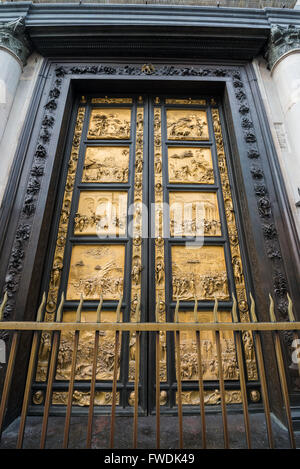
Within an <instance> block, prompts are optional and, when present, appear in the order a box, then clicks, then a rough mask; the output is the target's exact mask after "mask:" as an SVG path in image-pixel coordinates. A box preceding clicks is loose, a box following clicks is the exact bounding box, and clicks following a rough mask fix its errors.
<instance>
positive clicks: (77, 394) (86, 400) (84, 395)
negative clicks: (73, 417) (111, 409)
mask: <svg viewBox="0 0 300 469" xmlns="http://www.w3.org/2000/svg"><path fill="white" fill-rule="evenodd" d="M116 398H117V399H116V404H117V405H118V404H119V401H120V394H119V393H118V392H117V394H116ZM67 403H68V393H67V392H54V393H53V394H52V404H55V405H67ZM111 404H112V393H111V392H105V391H96V392H95V399H94V405H101V406H103V405H111ZM72 405H78V406H80V407H86V406H89V405H90V393H89V392H82V391H74V392H73V399H72Z"/></svg>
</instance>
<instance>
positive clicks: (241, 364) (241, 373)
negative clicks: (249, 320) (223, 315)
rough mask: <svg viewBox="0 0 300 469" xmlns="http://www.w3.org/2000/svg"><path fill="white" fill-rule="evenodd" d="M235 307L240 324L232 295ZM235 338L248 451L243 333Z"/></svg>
mask: <svg viewBox="0 0 300 469" xmlns="http://www.w3.org/2000/svg"><path fill="white" fill-rule="evenodd" d="M232 298H233V306H232V318H233V322H235V323H238V322H239V320H238V316H237V303H236V299H235V296H234V294H232ZM234 338H235V343H236V351H237V357H238V366H239V376H240V385H241V392H242V402H243V413H244V422H245V431H246V441H247V446H248V449H250V448H251V433H250V422H249V412H248V400H247V388H246V375H245V367H244V361H243V353H242V340H241V333H240V332H239V331H234Z"/></svg>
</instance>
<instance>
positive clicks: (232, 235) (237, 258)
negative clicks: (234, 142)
mask: <svg viewBox="0 0 300 469" xmlns="http://www.w3.org/2000/svg"><path fill="white" fill-rule="evenodd" d="M211 112H212V117H213V128H214V134H215V139H216V146H217V157H218V166H219V171H220V178H221V186H222V193H223V198H224V204H225V216H226V222H227V229H228V233H229V245H230V252H231V262H232V269H233V275H234V284H235V288H236V294H237V303H238V309H239V312H240V320H241V322H249V321H250V316H249V308H248V303H247V292H246V285H245V278H244V273H243V263H242V259H241V252H240V246H239V238H238V232H237V228H236V220H235V215H234V212H235V210H234V208H233V205H232V197H231V190H230V183H229V177H228V169H227V162H226V157H225V149H224V144H223V135H222V127H221V122H220V114H219V110H218V108H214V107H213V108H212V110H211ZM243 342H244V351H245V359H246V367H247V375H248V379H249V380H257V379H258V374H257V366H256V361H255V352H254V345H253V339H252V335H251V334H249V333H247V332H244V333H243Z"/></svg>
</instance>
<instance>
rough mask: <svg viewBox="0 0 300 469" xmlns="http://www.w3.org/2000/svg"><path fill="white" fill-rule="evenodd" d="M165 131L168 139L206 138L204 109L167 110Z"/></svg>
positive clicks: (206, 129)
mask: <svg viewBox="0 0 300 469" xmlns="http://www.w3.org/2000/svg"><path fill="white" fill-rule="evenodd" d="M167 133H168V138H169V139H170V140H206V139H208V126H207V119H206V112H205V111H198V110H185V109H176V110H175V109H174V110H167Z"/></svg>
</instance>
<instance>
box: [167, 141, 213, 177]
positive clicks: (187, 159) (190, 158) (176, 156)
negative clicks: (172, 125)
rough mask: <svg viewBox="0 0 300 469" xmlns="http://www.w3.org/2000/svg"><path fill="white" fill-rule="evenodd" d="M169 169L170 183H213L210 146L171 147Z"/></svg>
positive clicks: (169, 150)
mask: <svg viewBox="0 0 300 469" xmlns="http://www.w3.org/2000/svg"><path fill="white" fill-rule="evenodd" d="M168 171H169V182H170V183H174V184H213V183H214V170H213V163H212V157H211V150H210V148H195V147H169V148H168Z"/></svg>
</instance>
